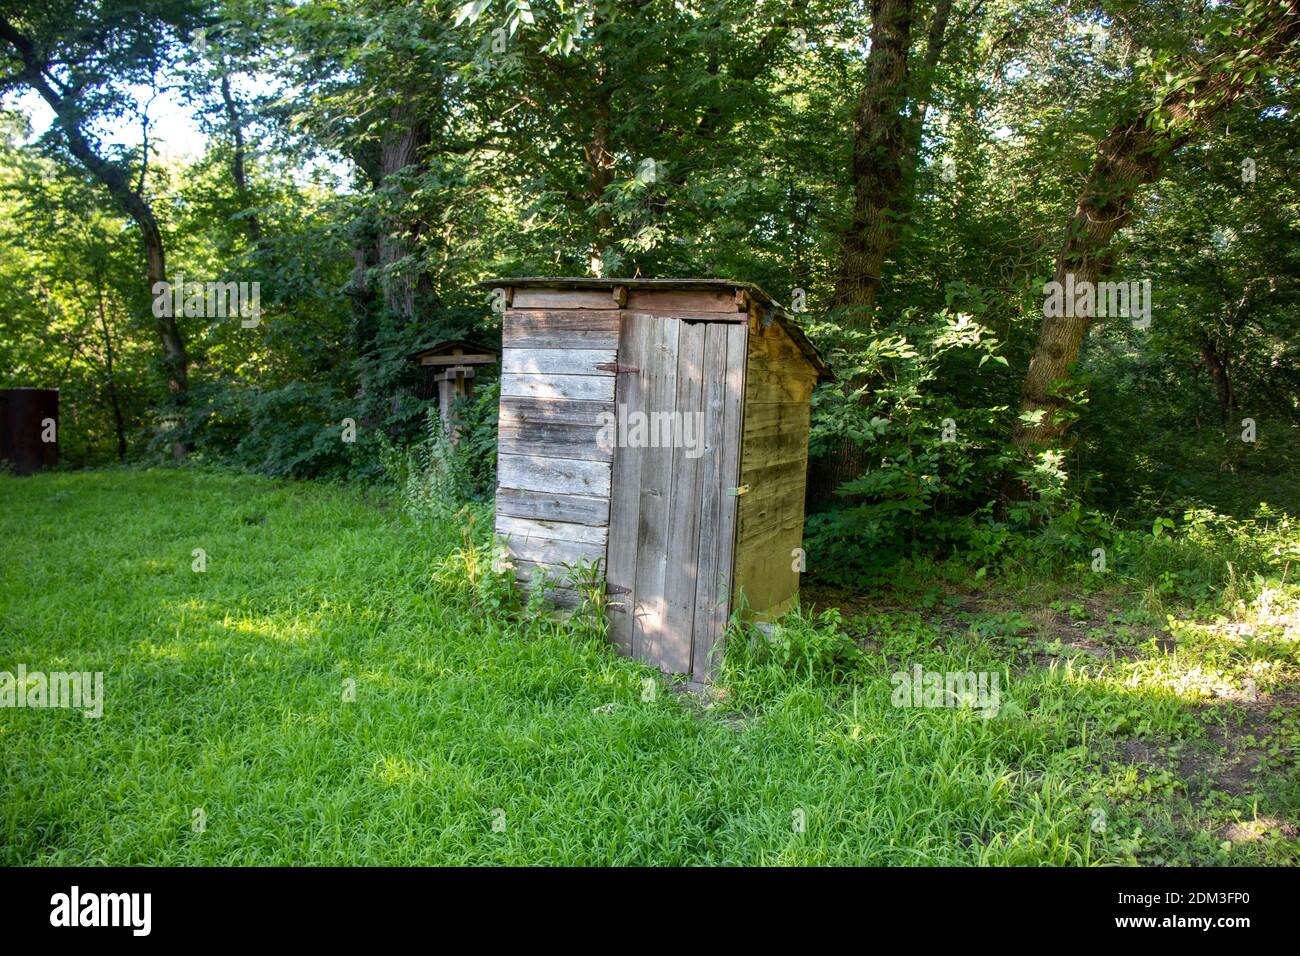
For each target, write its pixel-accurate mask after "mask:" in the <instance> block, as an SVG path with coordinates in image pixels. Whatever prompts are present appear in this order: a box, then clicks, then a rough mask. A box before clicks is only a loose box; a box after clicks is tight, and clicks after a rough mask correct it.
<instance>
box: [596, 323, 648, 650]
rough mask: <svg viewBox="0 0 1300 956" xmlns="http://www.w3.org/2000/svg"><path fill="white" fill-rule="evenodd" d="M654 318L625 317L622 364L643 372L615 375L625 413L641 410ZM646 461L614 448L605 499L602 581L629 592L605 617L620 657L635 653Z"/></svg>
mask: <svg viewBox="0 0 1300 956" xmlns="http://www.w3.org/2000/svg"><path fill="white" fill-rule="evenodd" d="M654 321H655V319H654V318H653V317H651V316H648V315H641V314H638V313H634V312H625V313H624V314H623V330H622V337H621V340H620V345H619V356H620V360H621V361H622V362H623V363H624V364H626V365H633V366H636V367H637V368H639V369H641V371H640V372H638V373H636V374H632V373H627V374H623V375H620V376H618V385H617V388H616V391H615V399H616V404H619V405H623V406H624V407H625V408H626V409H627V410H628V411H629V412H631V411H636V410H642V409H644V407H645V391H644V385H643V378H644V377H645V376H646V375H647V374H648V373H647V371H646V367H647V355H648V354H649V352H648V349H649V342H650V340H649V336H650V330H651V328H652V323H653V322H654ZM644 457H645V450H644V449H642V448H627V447H619V448H615V450H614V464H613V484H612V488H611V491H610V501H609V561H608V573H607V575H606V580H607V581H608V583H609V584H610V585H611V586H614V587H618V588H627V589H628V590H627V593H626V594H624V595H618V596H617V597H616V598H614V600H618V601H620V602H621V605H622V606H621V608H620V609H618V610H613V611H610V613H609V635H610V640H611V641H613V642H614V644H615V646H616V647H618V648H619V649H620V650H621V651H623V653H625V654H631V653H632V651H633V630H634V625H635V614H634V611H635V608H636V564H637V547H638V535H639V532H640V518H639V516H640V508H641V467H642V462H643V460H644Z"/></svg>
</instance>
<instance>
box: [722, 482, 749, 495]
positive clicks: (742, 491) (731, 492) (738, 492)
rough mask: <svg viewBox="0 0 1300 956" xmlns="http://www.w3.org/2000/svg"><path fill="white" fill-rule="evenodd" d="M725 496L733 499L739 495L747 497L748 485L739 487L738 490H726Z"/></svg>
mask: <svg viewBox="0 0 1300 956" xmlns="http://www.w3.org/2000/svg"><path fill="white" fill-rule="evenodd" d="M727 494H729V495H731V497H733V498H738V497H740V496H741V495H747V494H749V485H741V486H740V487H738V488H728V489H727Z"/></svg>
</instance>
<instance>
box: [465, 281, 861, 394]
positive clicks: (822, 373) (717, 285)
mask: <svg viewBox="0 0 1300 956" xmlns="http://www.w3.org/2000/svg"><path fill="white" fill-rule="evenodd" d="M478 284H479V286H480V287H482V288H485V289H493V288H502V287H509V288H514V289H527V288H533V289H611V290H612V289H614V288H615V287H616V286H623V287H625V288H626V289H628V290H633V289H645V290H647V291H655V292H719V291H722V290H724V289H730V290H733V291H734V290H740V289H743V290H744V291H745V292H747V293H748V294H749V295H750V297H751V298H753V299H754V300H756V301H757V302H758V303H760V304H761V305H762V306H764V308H765V309H766V310H767V311H768V312H769V313H770V314H771V316H772V318H773V319H774V320H775V321H776V322H778V323H779V324H780V326H781V328H783V329H784V330H785V331H786V333H787V334H788V335H789V336H790V338H791V339H793V340H794V343H795V345H797V346H798V347H799V351H800V352H802V353H803V356H804V358H806V359H807V360H808V363H809V364H810V365H812V366H813V368H815V369H816V370H817V377H818V381H830V380H833V379H834V378H835V374H834V373H833V372H832V371H831V367H830V366H829V365H828V364H827V363H826V359H825V358H824V357H823V356H822V354H821V352H820V351H818V349H817V346H815V345H813V344H812V342H810V341H808V336H806V335H805V334H804V331H803V329H801V328H800V327H799V325H798V323H797V322H795V321H794V319H793V318H791V316H790V314H789V313H788V312H787V311H786V310H785V308H784V307H783V306H782V305H781V304H780V303H779V302H777V301H776V300H775V299H773V298H772V297H771V296H770V295H768V294H767V293H766V292H765V291H763V289H762V288H760V287H759V286H757V285H755V284H754V283H752V282H740V281H737V280H735V279H597V278H593V277H590V276H561V277H548V276H523V277H520V278H515V279H511V278H502V279H485V280H483V281H482V282H480V283H478Z"/></svg>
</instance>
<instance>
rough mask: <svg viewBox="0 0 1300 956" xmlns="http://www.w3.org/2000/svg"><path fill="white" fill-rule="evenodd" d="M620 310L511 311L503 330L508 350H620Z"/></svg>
mask: <svg viewBox="0 0 1300 956" xmlns="http://www.w3.org/2000/svg"><path fill="white" fill-rule="evenodd" d="M621 314H622V313H621V312H620V311H619V310H618V309H612V310H610V311H606V312H595V311H591V310H587V309H580V310H575V311H569V312H553V311H532V310H519V309H507V310H506V314H505V319H504V321H503V323H502V327H501V342H502V345H503V347H504V348H506V349H509V348H523V349H566V350H567V349H616V348H618V329H619V316H620V315H621Z"/></svg>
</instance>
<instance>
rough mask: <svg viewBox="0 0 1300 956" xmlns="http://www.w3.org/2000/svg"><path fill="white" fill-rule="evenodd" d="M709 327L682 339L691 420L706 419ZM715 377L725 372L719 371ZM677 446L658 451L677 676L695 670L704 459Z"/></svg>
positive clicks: (696, 327) (682, 393) (679, 403)
mask: <svg viewBox="0 0 1300 956" xmlns="http://www.w3.org/2000/svg"><path fill="white" fill-rule="evenodd" d="M708 327H709V324H708V323H704V322H683V323H681V326H680V328H679V330H678V335H677V393H676V399H675V400H674V403H673V410H674V411H675V412H676V413H677V414H678V415H680V416H681V417H682V420H683V421H685V420H686V419H687V418H688V417H690V418H696V419H697V420H698V418H702V417H703V412H704V405H703V396H702V391H703V379H704V376H705V366H704V342H705V337H706V333H707V331H708ZM712 371H713V373H714V376H717V375H718V374H719V372H720V369H719V368H717V367H715V368H714V369H713V370H712ZM677 437H678V439H679V440H678V442H677V447H674V448H671V449H656V450H657V451H659V452H661V453H662V454H664V455H665V456H666V455H668V454H671V455H672V459H673V463H672V489H671V491H670V493H669V500H670V502H671V506H670V508H669V511H668V539H667V542H666V550H665V553H664V561H665V569H666V573H665V575H664V584H663V609H664V610H663V628H662V631H661V634H660V639H659V657H658V663H659V666H660V667H662V668H663V669H664V670H667V671H670V672H671V673H674V674H685V673H689V672H690V669H691V633H692V630H693V628H694V625H695V592H696V583H697V581H698V574H699V547H700V512H701V510H702V508H701V506H702V501H701V487H700V478H701V472H702V469H703V456H702V455H701V456H697V457H695V458H692V457H690V454H689V449H688V448H686V447H684V445H683V443H682V442H681V440H680V439H681V437H682V436H681V435H679V436H677Z"/></svg>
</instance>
